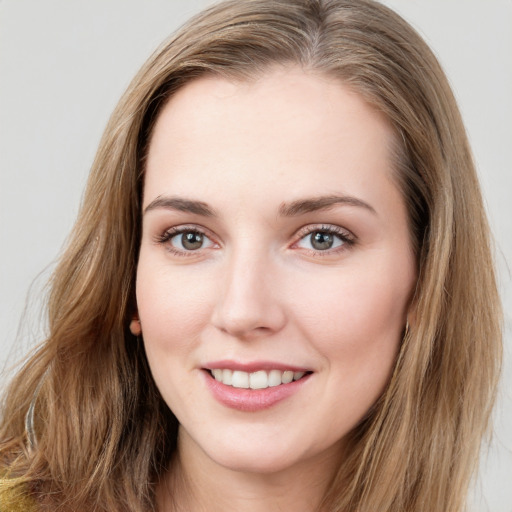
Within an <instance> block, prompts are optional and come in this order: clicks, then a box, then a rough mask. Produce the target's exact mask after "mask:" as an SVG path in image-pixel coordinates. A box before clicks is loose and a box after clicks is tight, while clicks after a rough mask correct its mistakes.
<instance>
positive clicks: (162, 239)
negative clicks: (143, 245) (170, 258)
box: [156, 226, 215, 257]
mask: <svg viewBox="0 0 512 512" xmlns="http://www.w3.org/2000/svg"><path fill="white" fill-rule="evenodd" d="M185 233H194V234H199V235H201V236H203V237H204V238H207V239H208V240H210V241H211V242H212V243H213V244H215V242H214V241H213V239H212V237H211V236H210V235H208V233H207V232H206V231H205V230H203V229H200V228H199V227H197V226H177V227H174V228H170V229H168V230H166V231H165V232H164V233H162V234H161V235H159V236H158V237H157V239H156V242H157V243H159V244H162V245H166V246H167V247H166V248H167V250H168V251H169V252H170V253H172V254H173V255H174V256H181V257H190V256H195V255H196V253H197V252H199V250H200V249H198V250H195V251H194V250H189V251H186V250H181V249H176V247H173V246H172V245H171V243H170V242H171V240H172V239H173V238H174V237H175V236H178V235H183V234H185ZM201 249H202V248H201Z"/></svg>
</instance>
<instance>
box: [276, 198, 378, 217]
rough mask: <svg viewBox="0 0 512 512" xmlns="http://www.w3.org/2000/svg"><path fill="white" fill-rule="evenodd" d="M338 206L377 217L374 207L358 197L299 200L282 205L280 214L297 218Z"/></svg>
mask: <svg viewBox="0 0 512 512" xmlns="http://www.w3.org/2000/svg"><path fill="white" fill-rule="evenodd" d="M337 205H348V206H357V207H359V208H364V209H366V210H368V211H370V212H371V213H373V214H374V215H377V212H376V211H375V208H373V206H371V205H370V204H368V203H366V202H364V201H362V200H361V199H358V198H357V197H352V196H335V195H333V196H320V197H312V198H305V199H298V200H297V201H293V202H291V203H281V206H280V207H279V214H280V215H282V216H283V217H295V216H299V215H304V214H305V213H311V212H315V211H318V210H327V209H329V208H331V207H333V206H337Z"/></svg>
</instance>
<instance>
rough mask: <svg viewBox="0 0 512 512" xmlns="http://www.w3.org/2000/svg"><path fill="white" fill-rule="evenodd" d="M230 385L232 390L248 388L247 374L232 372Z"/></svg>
mask: <svg viewBox="0 0 512 512" xmlns="http://www.w3.org/2000/svg"><path fill="white" fill-rule="evenodd" d="M231 385H232V386H233V387H234V388H249V374H248V373H247V372H240V371H238V370H235V371H234V372H233V378H232V382H231Z"/></svg>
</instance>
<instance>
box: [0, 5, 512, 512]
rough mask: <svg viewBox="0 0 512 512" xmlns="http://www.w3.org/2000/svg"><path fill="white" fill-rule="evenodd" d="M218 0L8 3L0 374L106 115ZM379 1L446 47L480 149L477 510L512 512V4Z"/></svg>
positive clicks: (73, 207) (0, 27)
mask: <svg viewBox="0 0 512 512" xmlns="http://www.w3.org/2000/svg"><path fill="white" fill-rule="evenodd" d="M209 3H210V2H208V1H207V0H187V1H184V0H179V1H178V0H144V1H142V0H88V1H86V2H84V1H81V0H60V1H59V0H0V247H1V250H0V369H2V368H4V367H5V370H4V374H3V376H2V377H1V378H0V382H2V383H5V381H6V380H7V376H8V374H9V368H11V367H12V365H13V364H14V362H15V361H16V360H17V359H19V358H20V357H22V356H23V355H24V354H25V353H26V352H27V350H28V349H29V348H30V347H31V346H33V344H34V343H35V341H37V340H40V339H41V336H42V332H43V331H44V323H42V322H41V319H40V317H39V311H40V309H41V300H40V299H41V293H42V291H43V287H44V283H45V281H46V279H47V278H48V276H49V273H50V271H51V269H52V265H53V262H54V261H55V258H56V257H57V255H58V253H59V250H60V249H61V247H62V245H63V243H64V241H65V238H66V236H67V234H68V233H69V231H70V230H71V229H72V226H73V221H74V218H75V216H76V213H77V211H78V206H79V203H80V199H81V194H82V191H83V187H84V184H85V181H86V177H87V173H88V170H89V167H90V165H91V163H92V159H93V157H94V153H95V150H96V147H97V144H98V142H99V138H100V136H101V133H102V130H103V128H104V126H105V123H106V121H107V119H108V116H109V115H110V112H111V111H112V110H113V108H114V106H115V104H116V102H117V100H118V99H119V97H120V95H121V94H122V92H123V90H124V89H125V87H126V86H127V85H128V83H129V81H130V79H131V78H132V76H133V75H134V74H135V72H136V71H137V70H138V68H139V67H140V65H141V64H142V63H143V62H144V60H145V59H146V58H147V57H148V56H149V54H150V53H151V51H152V50H153V49H155V47H156V46H157V45H158V44H159V43H160V42H161V41H162V40H163V39H164V38H165V37H167V36H168V35H169V34H170V33H171V32H172V31H173V30H174V29H175V28H176V27H177V26H178V25H180V24H181V23H182V22H183V21H185V20H186V19H187V18H188V17H189V16H190V15H192V14H194V13H195V12H197V11H198V10H199V9H200V8H202V7H203V6H205V5H207V4H209ZM384 3H386V4H387V5H389V6H391V7H393V8H395V10H397V11H398V12H399V13H400V14H402V15H403V16H404V17H405V18H406V19H407V20H408V21H409V22H411V23H412V24H413V26H415V27H416V28H417V29H418V30H419V31H420V33H421V34H422V35H423V36H424V37H425V39H426V40H427V42H428V43H429V44H430V45H431V47H432V48H433V49H434V51H435V52H436V54H437V55H438V57H439V59H440V61H441V63H442V65H443V66H444V68H445V70H446V72H447V75H448V77H449V79H450V82H451V83H452V86H453V88H454V90H455V94H456V96H457V98H458V100H459V104H460V107H461V110H462V114H463V117H464V119H465V122H466V126H467V129H468V132H469V137H470V140H471V142H472V145H473V150H474V155H475V159H476V162H477V166H478V169H479V174H480V179H481V183H482V188H483V192H484V196H485V198H486V204H487V207H488V213H489V218H490V221H491V225H492V228H493V231H494V234H495V238H496V242H497V254H496V259H497V263H498V269H499V276H500V286H501V292H502V296H503V300H504V307H505V312H506V347H505V349H506V361H505V372H504V377H503V382H502V387H501V393H500V402H499V407H498V409H497V412H496V420H495V437H494V441H493V443H492V445H491V447H490V449H489V450H488V451H486V453H487V455H486V456H485V458H484V460H483V462H482V468H481V471H480V478H479V481H478V482H477V483H476V484H475V491H474V494H475V497H474V503H475V504H474V508H473V509H474V510H477V511H487V510H489V511H491V512H512V354H511V351H512V350H511V344H512V335H511V331H512V328H511V325H512V278H511V268H512V198H511V196H512V149H511V148H512V0H388V1H385V2H384ZM29 290H30V293H29ZM27 304H28V310H27V313H26V314H25V316H24V318H23V321H21V317H22V314H23V311H24V309H25V306H26V305H27ZM432 512H436V511H432ZM438 512H441V511H438ZM443 512H444V511H443Z"/></svg>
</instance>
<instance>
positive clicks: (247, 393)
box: [204, 371, 311, 412]
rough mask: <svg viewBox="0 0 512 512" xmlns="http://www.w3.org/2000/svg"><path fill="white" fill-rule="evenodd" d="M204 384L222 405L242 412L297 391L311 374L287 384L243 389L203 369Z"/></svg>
mask: <svg viewBox="0 0 512 512" xmlns="http://www.w3.org/2000/svg"><path fill="white" fill-rule="evenodd" d="M204 373H205V377H206V385H207V386H208V389H209V390H210V391H211V393H212V394H213V396H214V398H215V399H216V400H217V401H218V402H220V403H221V404H222V405H225V406H226V407H229V408H231V409H236V410H238V411H243V412H257V411H262V410H265V409H269V408H270V407H272V406H274V405H276V404H277V403H279V402H281V401H282V400H285V399H286V398H288V397H290V396H292V395H294V394H295V393H297V391H299V389H300V388H301V387H302V385H303V384H304V383H305V382H306V381H307V380H309V377H310V376H311V374H308V375H305V376H304V377H302V378H301V379H299V380H294V381H293V382H290V383H289V384H281V385H279V386H274V387H268V388H265V389H245V388H234V387H233V386H226V384H223V383H222V382H219V381H217V380H215V379H214V378H213V377H212V375H211V374H210V372H209V371H205V372H204Z"/></svg>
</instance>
